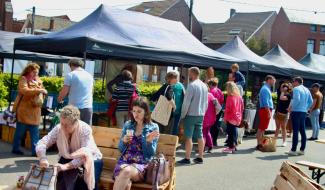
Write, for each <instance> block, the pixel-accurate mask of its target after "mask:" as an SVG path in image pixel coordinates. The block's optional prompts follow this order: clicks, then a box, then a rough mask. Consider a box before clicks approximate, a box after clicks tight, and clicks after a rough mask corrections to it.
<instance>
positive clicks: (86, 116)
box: [79, 108, 93, 125]
mask: <svg viewBox="0 0 325 190" xmlns="http://www.w3.org/2000/svg"><path fill="white" fill-rule="evenodd" d="M79 111H80V120H81V121H83V122H85V123H87V124H88V125H91V124H92V119H93V108H83V109H79Z"/></svg>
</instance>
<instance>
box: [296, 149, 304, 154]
mask: <svg viewBox="0 0 325 190" xmlns="http://www.w3.org/2000/svg"><path fill="white" fill-rule="evenodd" d="M297 154H298V155H305V151H302V150H299V151H298V152H297Z"/></svg>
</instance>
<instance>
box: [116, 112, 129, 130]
mask: <svg viewBox="0 0 325 190" xmlns="http://www.w3.org/2000/svg"><path fill="white" fill-rule="evenodd" d="M115 115H116V125H117V127H118V128H121V129H123V126H124V123H125V122H126V121H127V120H129V112H128V111H116V112H115Z"/></svg>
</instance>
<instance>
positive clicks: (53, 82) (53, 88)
mask: <svg viewBox="0 0 325 190" xmlns="http://www.w3.org/2000/svg"><path fill="white" fill-rule="evenodd" d="M41 80H42V82H43V86H44V87H45V89H46V90H47V91H48V92H59V91H60V90H61V89H62V87H63V84H64V78H63V77H41Z"/></svg>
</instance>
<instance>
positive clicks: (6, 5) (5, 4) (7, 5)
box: [0, 0, 13, 31]
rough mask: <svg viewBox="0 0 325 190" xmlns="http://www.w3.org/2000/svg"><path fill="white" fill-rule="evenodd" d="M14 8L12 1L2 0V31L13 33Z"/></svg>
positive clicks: (0, 26)
mask: <svg viewBox="0 0 325 190" xmlns="http://www.w3.org/2000/svg"><path fill="white" fill-rule="evenodd" d="M12 15H13V8H12V4H11V0H0V30H4V31H12V25H13V18H12Z"/></svg>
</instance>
